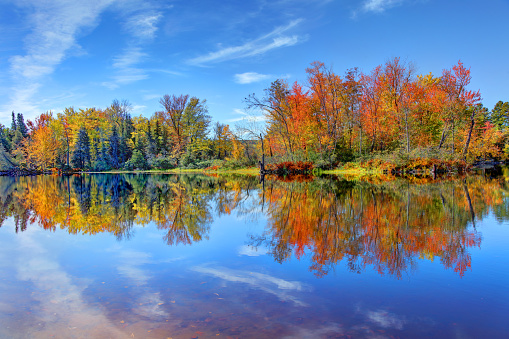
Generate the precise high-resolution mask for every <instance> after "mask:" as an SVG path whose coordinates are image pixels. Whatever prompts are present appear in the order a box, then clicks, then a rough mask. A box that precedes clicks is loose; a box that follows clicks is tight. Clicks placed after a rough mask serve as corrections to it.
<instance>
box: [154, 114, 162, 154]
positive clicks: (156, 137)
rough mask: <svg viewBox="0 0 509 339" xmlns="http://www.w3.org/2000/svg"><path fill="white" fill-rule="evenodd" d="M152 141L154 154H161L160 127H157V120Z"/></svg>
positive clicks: (157, 120)
mask: <svg viewBox="0 0 509 339" xmlns="http://www.w3.org/2000/svg"><path fill="white" fill-rule="evenodd" d="M154 141H155V143H156V154H160V153H161V126H160V125H159V119H158V118H156V127H155V130H154Z"/></svg>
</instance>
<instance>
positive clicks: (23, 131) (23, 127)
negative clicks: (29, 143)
mask: <svg viewBox="0 0 509 339" xmlns="http://www.w3.org/2000/svg"><path fill="white" fill-rule="evenodd" d="M13 113H14V112H13ZM17 129H18V130H19V131H20V132H21V135H22V136H23V138H26V137H27V136H28V128H27V125H25V119H24V118H23V113H18V121H17Z"/></svg>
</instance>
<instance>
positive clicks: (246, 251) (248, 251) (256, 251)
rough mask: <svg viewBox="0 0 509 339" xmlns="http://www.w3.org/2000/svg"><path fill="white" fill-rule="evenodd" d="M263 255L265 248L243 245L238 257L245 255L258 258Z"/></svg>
mask: <svg viewBox="0 0 509 339" xmlns="http://www.w3.org/2000/svg"><path fill="white" fill-rule="evenodd" d="M265 254H267V249H266V248H265V247H254V246H249V245H244V246H241V247H240V248H239V255H247V256H248V257H258V256H260V255H265Z"/></svg>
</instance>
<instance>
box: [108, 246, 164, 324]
mask: <svg viewBox="0 0 509 339" xmlns="http://www.w3.org/2000/svg"><path fill="white" fill-rule="evenodd" d="M118 256H119V259H120V260H119V261H120V262H121V264H120V265H119V266H118V267H117V270H118V272H119V273H120V275H122V276H124V277H125V278H126V279H128V280H130V281H132V282H133V283H134V284H135V287H134V288H135V289H136V290H137V291H138V290H139V293H138V295H137V297H136V300H135V302H134V304H135V306H134V307H133V312H135V313H138V314H140V315H142V316H145V317H148V318H154V317H155V318H157V317H163V316H164V317H167V316H168V313H167V312H166V311H165V310H163V309H162V308H161V305H163V304H164V302H163V300H162V299H161V296H160V295H159V293H153V292H151V291H149V290H147V287H146V285H148V283H149V280H150V279H151V278H152V276H151V275H150V274H149V273H148V272H147V271H146V270H144V269H142V268H140V267H139V266H142V265H145V264H149V263H151V256H150V255H149V254H148V253H144V252H138V251H132V250H124V251H120V252H119V253H118Z"/></svg>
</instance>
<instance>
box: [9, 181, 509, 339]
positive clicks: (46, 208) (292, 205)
mask: <svg viewBox="0 0 509 339" xmlns="http://www.w3.org/2000/svg"><path fill="white" fill-rule="evenodd" d="M258 180H259V179H258V178H255V177H225V178H221V177H212V176H197V175H195V176H177V175H86V176H75V177H69V178H67V177H54V176H38V177H27V178H6V177H3V178H0V225H1V227H0V338H53V337H56V338H92V337H93V338H237V337H238V338H287V337H288V338H343V337H345V338H349V337H352V338H394V337H395V338H420V337H436V338H441V337H443V338H508V337H509V320H508V319H509V290H508V286H509V222H508V220H509V200H508V199H509V184H508V180H509V179H506V178H505V177H504V176H500V177H497V178H489V177H486V176H469V177H466V178H460V179H457V180H452V179H445V180H441V181H435V182H425V181H426V179H412V180H404V179H396V180H390V181H383V180H378V182H353V181H346V180H344V179H340V178H335V177H326V178H319V179H315V180H309V179H306V178H299V180H296V181H291V182H290V181H286V182H285V181H277V180H270V179H269V180H267V181H266V182H265V184H264V185H263V186H262V185H261V184H260V183H259V181H258Z"/></svg>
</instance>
